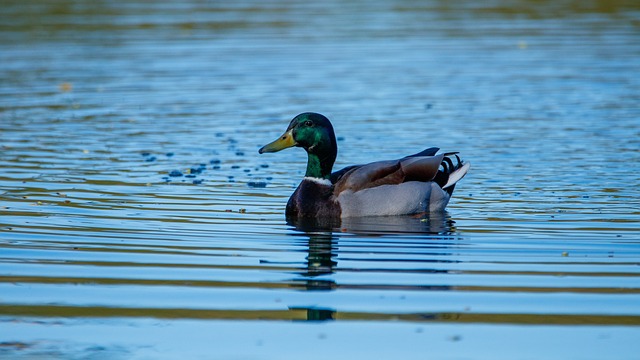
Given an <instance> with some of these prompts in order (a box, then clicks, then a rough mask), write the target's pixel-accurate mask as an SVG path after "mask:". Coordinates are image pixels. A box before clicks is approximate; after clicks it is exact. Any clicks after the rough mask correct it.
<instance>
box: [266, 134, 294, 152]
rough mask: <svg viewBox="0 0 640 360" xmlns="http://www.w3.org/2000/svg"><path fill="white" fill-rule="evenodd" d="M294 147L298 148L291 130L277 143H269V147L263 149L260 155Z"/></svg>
mask: <svg viewBox="0 0 640 360" xmlns="http://www.w3.org/2000/svg"><path fill="white" fill-rule="evenodd" d="M292 146H296V142H295V140H293V134H292V133H291V130H289V131H287V132H286V133H284V134H282V136H280V137H279V138H278V139H277V140H276V141H274V142H271V143H268V144H267V145H265V146H263V147H261V148H260V150H258V152H259V153H260V154H263V153H266V152H276V151H280V150H282V149H286V148H290V147H292Z"/></svg>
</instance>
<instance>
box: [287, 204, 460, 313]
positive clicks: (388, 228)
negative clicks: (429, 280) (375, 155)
mask: <svg viewBox="0 0 640 360" xmlns="http://www.w3.org/2000/svg"><path fill="white" fill-rule="evenodd" d="M287 224H288V225H290V226H293V227H294V228H295V230H297V231H301V232H304V233H305V235H307V236H308V238H309V239H308V247H307V248H308V254H307V257H306V268H304V270H303V271H302V272H300V273H299V274H300V275H301V276H302V277H303V278H304V288H305V289H306V290H309V291H327V290H334V289H336V288H337V287H338V285H337V284H336V282H335V280H333V279H331V278H329V277H326V276H324V275H331V274H333V273H335V269H336V268H337V265H338V262H337V257H338V240H339V238H340V236H341V235H340V234H349V235H359V236H374V237H377V236H391V235H417V234H424V235H425V236H427V237H428V239H429V240H435V239H443V236H444V238H445V239H446V238H448V237H449V236H454V237H455V232H456V229H455V222H454V221H453V220H452V219H451V217H450V216H449V214H448V213H446V212H442V213H433V214H421V215H416V216H382V217H362V218H346V219H309V218H287ZM434 272H436V270H434ZM421 288H423V289H424V287H421ZM438 289H439V290H442V287H438ZM297 309H299V310H301V309H300V308H297ZM304 310H306V311H307V320H308V321H322V320H333V319H334V318H335V314H336V311H335V310H333V309H326V308H305V309H304Z"/></svg>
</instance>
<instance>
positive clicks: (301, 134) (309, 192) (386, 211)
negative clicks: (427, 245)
mask: <svg viewBox="0 0 640 360" xmlns="http://www.w3.org/2000/svg"><path fill="white" fill-rule="evenodd" d="M292 147H300V148H302V149H304V150H305V151H306V153H307V169H306V173H305V175H304V178H303V179H302V181H301V182H300V184H299V185H298V187H297V188H296V190H295V191H294V192H293V194H292V195H291V197H290V198H289V201H288V202H287V206H286V210H285V215H286V218H287V219H310V218H315V219H319V218H328V219H343V218H354V217H364V216H395V215H415V214H423V213H424V214H426V213H434V212H444V210H445V208H446V206H447V204H448V203H449V199H450V198H451V196H452V194H453V190H454V188H455V186H456V184H457V183H458V181H460V180H461V179H462V178H463V177H464V176H465V175H466V174H467V172H468V171H469V168H470V163H469V162H465V161H463V160H462V159H461V158H460V156H459V155H458V152H447V153H439V150H440V149H439V148H437V147H430V148H427V149H425V150H423V151H420V152H418V153H416V154H413V155H409V156H405V157H403V158H400V159H396V160H382V161H375V162H372V163H368V164H361V165H351V166H347V167H345V168H343V169H341V170H338V171H335V172H334V171H333V165H334V163H335V161H336V158H337V155H338V145H337V141H336V136H335V132H334V129H333V125H332V124H331V122H330V121H329V119H328V118H327V117H325V116H324V115H322V114H318V113H314V112H305V113H301V114H299V115H297V116H295V117H294V118H293V119H292V120H291V122H290V123H289V126H288V127H287V129H286V131H285V132H284V134H282V135H281V136H280V137H278V138H277V139H276V140H274V141H272V142H271V143H268V144H266V145H264V146H263V147H261V148H260V149H259V150H258V152H259V153H260V154H264V153H272V152H278V151H280V150H284V149H287V148H292Z"/></svg>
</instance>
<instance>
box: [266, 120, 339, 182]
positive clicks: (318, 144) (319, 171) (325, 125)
mask: <svg viewBox="0 0 640 360" xmlns="http://www.w3.org/2000/svg"><path fill="white" fill-rule="evenodd" d="M293 146H297V147H301V148H303V149H305V150H306V151H307V154H308V156H309V159H308V162H307V173H306V176H311V177H317V178H324V179H328V178H329V176H330V175H331V168H332V167H333V163H334V162H335V160H336V156H337V154H338V145H337V143H336V136H335V134H334V132H333V126H332V125H331V122H329V119H327V118H326V117H324V116H323V115H320V114H317V113H311V112H307V113H302V114H300V115H298V116H296V117H294V118H293V120H291V123H290V124H289V127H288V128H287V131H285V132H284V134H282V135H281V136H280V137H279V138H278V139H277V140H275V141H273V142H271V143H269V144H267V145H265V146H263V147H262V148H260V150H259V151H258V152H259V153H260V154H262V153H266V152H276V151H280V150H283V149H286V148H290V147H293Z"/></svg>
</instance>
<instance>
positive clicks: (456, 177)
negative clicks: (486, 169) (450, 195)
mask: <svg viewBox="0 0 640 360" xmlns="http://www.w3.org/2000/svg"><path fill="white" fill-rule="evenodd" d="M470 167H471V164H470V163H468V162H467V163H465V164H464V165H462V166H461V167H460V168H459V169H458V170H456V171H454V172H452V173H451V174H449V180H448V181H447V183H446V184H445V185H444V186H443V187H442V188H443V189H446V188H448V187H449V186H451V185H454V184H455V183H457V182H458V181H460V179H462V178H463V177H464V176H465V175H467V171H469V168H470Z"/></svg>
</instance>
